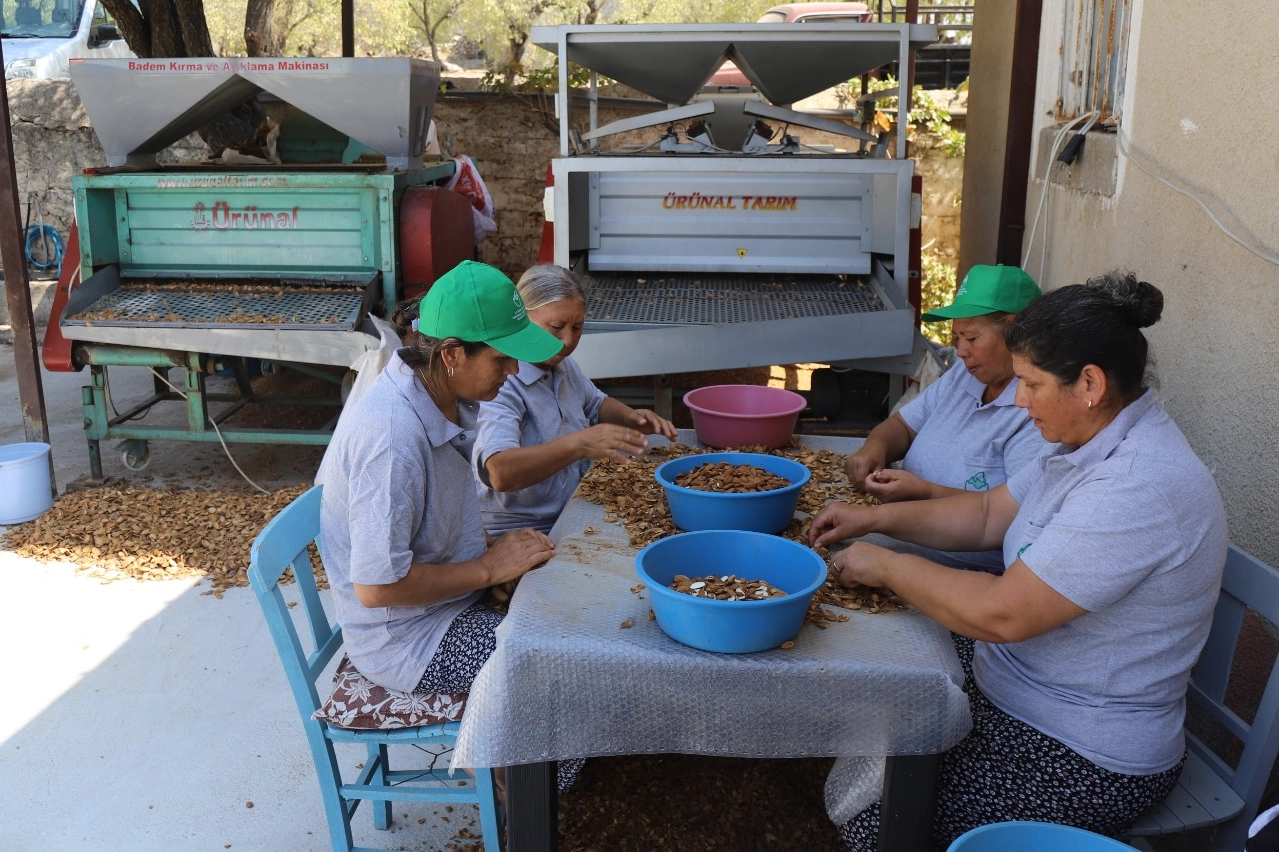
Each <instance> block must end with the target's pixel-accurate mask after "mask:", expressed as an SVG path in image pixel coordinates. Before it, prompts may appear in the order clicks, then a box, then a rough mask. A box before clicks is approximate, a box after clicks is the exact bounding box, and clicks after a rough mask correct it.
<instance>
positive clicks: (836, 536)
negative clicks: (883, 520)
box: [808, 503, 875, 547]
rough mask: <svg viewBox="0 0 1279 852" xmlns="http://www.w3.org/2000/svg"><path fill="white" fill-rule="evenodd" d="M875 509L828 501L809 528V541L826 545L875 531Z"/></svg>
mask: <svg viewBox="0 0 1279 852" xmlns="http://www.w3.org/2000/svg"><path fill="white" fill-rule="evenodd" d="M874 519H875V509H874V508H873V507H871V506H854V505H852V504H850V503H828V504H827V505H826V508H824V509H822V510H821V511H820V512H818V513H817V517H815V518H813V523H812V524H811V525H810V526H809V528H808V543H809V544H810V545H811V546H813V547H826V546H828V545H831V544H834V543H835V542H837V541H843V540H844V539H846V538H854V537H856V536H861V535H866V533H869V532H874Z"/></svg>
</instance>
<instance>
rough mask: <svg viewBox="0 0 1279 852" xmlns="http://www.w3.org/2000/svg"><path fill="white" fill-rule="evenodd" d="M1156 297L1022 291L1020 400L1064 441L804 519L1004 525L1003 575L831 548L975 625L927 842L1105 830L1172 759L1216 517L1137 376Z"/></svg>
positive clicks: (1125, 277)
mask: <svg viewBox="0 0 1279 852" xmlns="http://www.w3.org/2000/svg"><path fill="white" fill-rule="evenodd" d="M1163 308H1164V299H1163V294H1162V293H1161V292H1160V291H1159V289H1158V288H1156V287H1154V286H1152V285H1151V284H1148V283H1146V282H1144V281H1139V280H1138V279H1137V277H1136V276H1135V275H1133V274H1132V273H1123V272H1114V273H1110V274H1108V275H1104V276H1099V277H1098V278H1094V279H1092V280H1090V281H1088V283H1087V284H1075V285H1070V286H1067V287H1061V288H1059V289H1057V290H1054V291H1052V292H1051V293H1048V294H1046V295H1044V296H1043V297H1042V298H1040V299H1037V300H1036V301H1035V302H1034V303H1033V304H1031V305H1029V306H1028V307H1027V308H1026V309H1025V310H1024V311H1022V312H1021V314H1019V315H1018V317H1017V319H1016V320H1015V321H1014V322H1013V323H1012V325H1011V326H1009V329H1008V345H1009V347H1010V348H1011V350H1012V352H1013V363H1014V365H1015V367H1016V370H1017V375H1018V377H1019V378H1020V379H1021V382H1020V387H1019V389H1018V392H1017V404H1018V405H1019V406H1021V407H1023V408H1024V409H1026V410H1027V412H1028V413H1029V416H1030V417H1031V418H1032V420H1033V422H1034V424H1035V426H1036V428H1038V429H1039V430H1041V431H1042V432H1043V434H1044V437H1045V438H1047V439H1048V440H1050V441H1058V442H1060V443H1059V444H1058V445H1057V447H1056V448H1055V450H1054V452H1053V453H1052V454H1050V455H1048V456H1047V457H1045V458H1044V459H1042V460H1041V461H1040V463H1039V464H1036V465H1033V466H1031V467H1028V468H1023V469H1022V470H1020V471H1018V472H1017V473H1015V474H1014V475H1013V476H1012V477H1010V478H1009V480H1008V481H1007V482H1006V483H1004V484H1003V485H1000V486H999V487H998V488H994V489H992V490H991V491H990V493H989V494H972V493H969V494H959V495H955V496H951V497H944V498H941V499H939V500H919V501H914V502H907V503H889V504H884V505H880V506H874V507H866V506H852V505H849V504H846V503H831V504H830V505H828V506H826V507H825V508H824V509H823V510H822V511H821V512H820V513H819V514H818V516H817V517H816V518H814V519H813V523H812V528H811V533H810V535H811V539H810V540H811V543H812V544H813V545H814V546H819V547H820V546H825V545H829V544H832V543H834V542H836V541H840V540H843V539H846V538H850V537H854V536H861V535H863V534H864V533H867V532H872V531H876V532H883V533H885V534H888V535H891V536H894V537H899V538H908V539H910V540H912V541H918V542H923V543H927V544H929V545H931V546H934V547H942V548H948V549H949V548H958V547H969V548H971V547H990V546H994V545H1000V544H1001V545H1002V548H1003V550H1002V552H1003V554H1004V560H1005V564H1006V565H1007V566H1008V567H1007V570H1006V571H1005V572H1004V573H1003V574H1002V575H1000V576H992V575H990V574H984V573H981V572H977V571H958V570H954V569H952V568H947V567H944V566H942V565H938V564H936V563H935V562H930V561H928V560H926V559H921V558H918V557H916V556H912V555H910V554H903V553H895V552H892V551H890V550H885V549H883V548H878V547H873V546H870V545H867V544H865V543H863V542H861V541H856V542H853V543H852V544H851V545H850V546H849V547H848V548H847V549H845V550H842V551H841V552H840V553H838V554H837V555H836V556H835V558H834V560H833V562H834V568H835V570H837V571H839V572H840V573H839V581H840V582H841V583H842V584H844V585H846V586H857V585H863V584H864V585H867V586H877V587H887V588H890V589H892V590H893V591H894V592H896V593H897V594H898V595H900V596H901V597H902V598H904V599H905V600H906V601H907V602H909V603H910V604H911V605H913V606H915V607H916V608H918V609H919V611H920V612H922V613H924V614H925V615H927V616H929V617H931V618H933V619H934V620H936V621H937V622H938V623H939V624H941V625H943V626H945V627H947V628H949V629H950V630H952V631H955V632H956V633H959V634H962V635H965V636H971V637H974V638H976V639H977V640H978V641H977V643H976V649H975V650H976V653H975V657H974V658H973V659H972V660H971V662H965V665H964V669H965V675H966V682H965V684H964V691H965V692H966V693H967V694H968V699H969V703H970V705H971V710H972V717H973V728H972V731H970V732H969V734H968V735H967V736H966V737H965V738H964V740H962V741H961V742H960V743H959V744H958V745H956V746H955V747H954V748H952V749H951V750H950V751H949V752H947V753H946V754H945V755H944V756H943V757H942V763H941V769H940V773H939V778H938V788H937V805H936V809H935V811H934V815H933V822H932V842H931V844H930V845H929V847H928V848H929V849H931V850H937V851H938V852H940V850H944V849H946V847H947V845H948V844H949V843H951V842H952V841H953V840H954V839H955V838H956V837H958V836H959V835H961V834H963V833H964V832H966V831H968V830H969V829H972V828H974V827H975V826H979V825H986V824H988V823H992V822H1003V821H1007V820H1030V821H1037V822H1054V823H1063V824H1066V825H1074V826H1078V827H1080V828H1085V829H1088V830H1090V831H1095V832H1101V833H1105V834H1114V833H1118V832H1120V831H1122V830H1123V829H1124V828H1125V827H1126V826H1128V825H1131V824H1132V823H1133V821H1135V820H1136V819H1137V818H1139V817H1140V816H1141V815H1142V814H1144V813H1145V812H1146V811H1147V810H1149V809H1150V807H1151V806H1152V805H1154V804H1155V803H1157V802H1160V801H1162V800H1163V798H1164V797H1165V796H1166V795H1167V794H1168V792H1169V790H1171V789H1172V787H1173V785H1174V784H1175V783H1176V781H1177V776H1178V774H1179V773H1180V772H1181V768H1182V765H1183V764H1184V762H1185V753H1186V752H1185V736H1184V732H1183V724H1184V721H1185V713H1186V700H1185V696H1186V688H1187V683H1188V680H1189V677H1190V670H1191V667H1192V666H1194V664H1195V662H1196V660H1197V659H1198V658H1199V652H1200V651H1201V650H1202V648H1203V646H1204V642H1205V640H1206V639H1207V637H1208V630H1209V627H1210V626H1211V623H1212V617H1213V609H1214V607H1215V605H1216V600H1217V591H1218V588H1219V587H1220V584H1221V573H1222V567H1223V565H1224V564H1225V560H1226V548H1227V532H1226V515H1225V510H1224V508H1223V507H1222V504H1221V497H1220V495H1219V494H1218V492H1217V486H1216V484H1215V483H1214V482H1213V479H1212V474H1211V472H1210V471H1209V470H1208V468H1207V467H1206V466H1205V465H1204V463H1203V462H1202V461H1200V459H1199V458H1198V457H1197V456H1196V455H1195V452H1194V450H1193V449H1192V448H1191V447H1190V445H1189V444H1188V443H1187V442H1186V439H1185V437H1184V436H1183V435H1182V434H1181V432H1180V430H1178V428H1177V426H1176V424H1175V423H1173V422H1172V420H1171V419H1170V418H1169V417H1168V415H1167V414H1166V413H1164V411H1163V410H1162V409H1161V408H1160V407H1159V404H1158V403H1157V402H1156V401H1155V395H1154V392H1153V391H1152V390H1151V389H1150V387H1149V379H1148V377H1147V369H1148V366H1149V360H1148V355H1149V347H1148V342H1147V340H1146V337H1145V335H1144V334H1143V333H1142V331H1141V330H1142V329H1143V328H1147V327H1149V326H1151V325H1153V324H1154V323H1156V322H1158V321H1159V318H1160V316H1161V315H1162V313H1163ZM878 822H879V806H878V804H875V805H872V806H871V807H870V808H867V809H866V810H865V811H863V812H862V813H860V814H858V815H857V816H855V817H853V819H851V820H849V821H848V822H846V823H844V825H843V826H842V827H841V829H840V833H841V835H842V836H843V837H844V840H845V841H846V842H847V844H848V847H849V848H850V849H852V850H855V852H871V850H874V849H875V848H876V845H875V844H876V841H877V834H878Z"/></svg>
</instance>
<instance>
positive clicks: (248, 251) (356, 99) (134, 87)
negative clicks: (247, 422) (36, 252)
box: [45, 59, 474, 479]
mask: <svg viewBox="0 0 1279 852" xmlns="http://www.w3.org/2000/svg"><path fill="white" fill-rule="evenodd" d="M165 62H167V60H166V61H163V62H161V61H155V62H151V61H148V62H141V61H136V62H135V61H106V62H85V63H80V64H79V66H78V67H77V68H75V69H73V72H72V76H73V79H74V81H75V83H76V86H77V88H78V90H79V91H80V93H81V96H82V98H83V99H84V101H85V105H86V109H87V110H88V111H89V114H90V117H91V119H92V120H93V123H94V127H95V129H96V130H97V132H98V134H99V138H100V139H102V142H103V147H104V149H105V151H106V153H107V159H108V166H107V167H106V168H101V169H92V170H89V171H88V172H86V173H85V174H82V175H78V176H76V177H75V178H73V181H72V185H73V188H74V191H75V207H76V222H77V231H78V243H79V265H78V267H77V268H74V269H71V270H69V271H68V275H69V276H77V275H78V278H79V283H78V284H77V283H76V282H75V281H74V280H69V281H68V282H67V283H66V286H65V287H63V286H60V287H59V304H55V311H56V312H57V319H58V321H57V322H56V323H50V329H51V335H52V338H56V339H51V340H46V350H47V351H46V356H45V361H46V365H47V366H50V367H51V368H60V369H81V368H83V367H85V366H88V367H89V368H90V376H91V381H90V384H89V385H87V386H86V387H85V388H84V389H83V404H84V422H85V436H86V438H87V439H88V444H89V458H90V466H91V472H92V476H93V477H94V478H97V479H100V478H101V477H102V460H101V450H100V442H102V441H104V440H120V441H122V442H123V443H122V444H121V446H120V449H121V450H122V451H123V461H124V463H125V465H126V466H127V467H130V468H134V469H137V468H140V467H142V466H145V464H146V463H147V461H148V459H149V448H148V442H149V441H153V440H182V441H221V442H223V443H226V444H230V443H236V442H240V443H246V442H247V443H287V444H325V443H327V442H328V440H329V437H330V435H331V433H332V429H333V426H334V425H335V423H336V420H337V414H338V411H339V407H340V405H341V400H342V397H343V396H344V394H342V395H338V394H334V395H329V396H322V397H317V398H299V397H292V396H272V397H264V396H261V395H259V394H257V393H255V391H254V382H253V380H252V376H251V370H253V369H255V368H257V366H258V365H259V364H265V365H266V366H267V368H268V369H276V370H278V369H287V370H292V371H295V372H297V373H300V374H303V375H308V376H313V377H319V378H322V379H324V380H325V381H327V382H332V383H335V384H340V383H342V382H344V381H345V382H349V381H350V380H351V378H352V375H351V374H350V373H349V372H347V369H349V368H350V367H351V366H352V365H353V364H355V363H356V362H357V360H358V359H359V358H360V357H361V356H362V355H363V354H364V353H365V352H367V351H369V350H370V349H376V348H377V347H378V346H379V345H380V343H381V338H380V336H379V333H378V329H377V328H376V327H375V324H374V323H373V322H372V320H371V319H370V318H371V317H372V316H386V315H387V314H388V313H389V312H390V311H391V310H392V309H393V308H394V306H395V305H396V303H397V302H398V301H399V300H400V299H401V298H403V296H404V295H405V290H406V286H407V287H408V288H409V290H410V291H413V290H417V291H420V290H421V289H423V288H424V287H426V286H429V284H430V283H431V281H433V280H434V278H433V275H434V274H436V273H438V272H442V271H443V269H446V268H448V267H449V266H451V265H452V263H454V262H456V261H458V260H461V259H463V258H464V257H468V256H470V255H471V254H473V252H474V238H473V236H471V221H470V207H469V203H468V202H467V201H466V199H464V198H462V196H459V195H455V194H454V193H451V192H448V191H447V190H444V189H443V188H442V185H443V184H444V183H445V182H447V180H448V179H449V178H450V177H451V176H452V174H453V163H452V161H442V162H441V161H437V162H433V163H423V161H422V150H423V147H424V142H425V135H426V128H427V126H428V123H429V121H430V112H431V107H432V105H433V103H434V93H435V90H436V86H437V84H438V72H437V71H436V69H435V66H433V65H431V64H429V63H424V62H421V61H419V60H408V59H403V60H399V59H390V60H379V59H367V60H357V59H342V60H332V59H330V60H324V61H323V63H290V62H288V61H286V60H271V61H269V63H256V64H246V63H241V64H240V65H235V64H232V63H226V67H225V68H222V67H221V66H220V65H219V63H213V64H215V65H219V67H218V68H208V69H205V68H201V69H199V70H198V71H197V70H192V69H187V68H185V67H174V68H170V67H168V66H166V65H165ZM211 62H212V61H211ZM219 62H220V61H219ZM267 64H269V65H271V66H272V67H271V68H264V67H257V66H264V65H267ZM309 65H323V66H324V67H323V68H313V67H304V66H309ZM153 66H164V67H153ZM293 66H298V67H297V68H296V69H295V68H294V67H293ZM264 94H265V95H267V96H272V95H273V96H275V97H276V98H278V99H279V101H280V102H282V103H277V104H276V107H277V110H276V111H277V112H283V113H285V114H286V115H293V116H295V118H296V117H300V118H301V120H289V119H286V120H285V121H283V122H281V124H280V128H281V129H280V131H279V137H278V138H277V139H275V140H273V141H274V143H275V146H276V149H277V150H278V151H280V152H286V153H285V155H284V156H286V157H289V156H291V157H292V158H293V159H292V161H279V162H268V163H262V164H255V163H243V162H241V164H238V165H235V166H227V165H226V164H225V163H208V164H185V165H179V166H160V165H157V164H156V162H155V157H154V154H155V153H156V152H157V151H159V150H162V149H163V148H164V147H165V146H167V145H168V144H171V143H172V142H173V141H176V140H177V139H180V138H182V137H183V136H185V135H186V133H188V132H190V131H191V130H193V129H195V128H196V127H198V126H200V124H201V123H203V122H204V121H206V120H207V119H208V118H209V117H211V116H212V115H215V114H217V113H219V112H221V111H223V110H226V109H229V108H231V107H233V106H235V105H236V104H239V103H243V102H244V101H246V100H247V99H249V98H253V97H259V96H263V95H264ZM140 98H141V99H140ZM126 101H127V102H128V104H130V107H129V109H130V113H129V114H128V115H127V116H122V115H120V114H119V112H118V110H117V109H116V108H117V107H119V106H120V105H121V104H123V103H124V102H126ZM139 103H147V104H149V105H150V106H149V108H148V109H143V110H139V109H137V108H135V106H134V105H136V104H139ZM290 128H294V130H293V131H290ZM297 128H303V130H301V131H298V130H297ZM335 140H336V141H335ZM370 152H372V153H370ZM222 159H223V160H232V159H234V160H236V161H238V162H239V161H242V160H243V159H244V158H240V157H229V156H225V155H224V157H223V158H222ZM302 160H305V162H303V161H302ZM344 161H345V162H344ZM410 201H411V202H412V203H409V202H410ZM432 216H434V219H435V221H432ZM432 237H434V239H432ZM68 266H73V265H72V264H68ZM55 327H56V328H55ZM50 343H52V344H53V345H52V346H50ZM59 353H61V354H59ZM51 358H52V359H53V360H54V361H55V362H57V363H56V364H51V363H50V360H51ZM112 367H135V368H136V367H143V368H148V369H151V370H152V371H153V372H154V374H155V375H154V385H155V393H154V396H152V397H151V398H150V399H148V400H145V401H143V402H141V403H140V404H137V405H135V406H132V407H130V408H129V409H128V410H125V411H122V412H119V413H115V412H114V411H113V410H112V408H111V403H110V399H109V380H108V371H109V369H110V368H112ZM175 371H176V375H175ZM217 373H221V374H223V375H230V376H232V377H233V378H234V384H235V392H234V393H211V392H210V391H209V389H208V388H207V387H206V382H207V381H208V378H209V376H210V375H213V374H217ZM164 402H179V403H181V404H183V405H184V406H185V408H186V423H185V425H182V426H177V425H168V426H164V425H148V424H147V423H145V422H143V421H139V420H138V418H139V417H140V416H141V415H144V414H146V413H147V412H149V411H150V410H151V409H152V407H154V406H156V405H159V404H160V403H164ZM256 403H286V404H293V405H296V404H302V403H308V404H318V405H324V406H328V407H329V409H330V410H331V414H332V416H331V417H329V418H327V422H325V423H324V424H323V425H322V426H320V427H319V428H314V429H296V428H240V427H237V426H236V425H235V422H234V420H233V419H232V418H233V416H234V415H235V414H236V413H237V412H239V411H241V410H242V409H244V407H245V406H247V405H249V404H256ZM215 406H216V407H217V410H216V411H215V410H214V407H215Z"/></svg>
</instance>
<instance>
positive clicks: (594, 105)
mask: <svg viewBox="0 0 1279 852" xmlns="http://www.w3.org/2000/svg"><path fill="white" fill-rule="evenodd" d="M532 37H533V42H534V43H535V44H537V45H538V46H539V47H542V48H544V49H546V50H549V51H552V52H554V53H556V54H557V55H558V58H559V75H560V85H559V91H560V92H567V91H569V86H568V66H569V64H570V63H572V64H575V65H578V66H581V67H583V68H586V69H588V70H589V71H590V72H591V87H590V90H589V101H588V109H589V116H588V118H587V120H586V121H585V122H582V121H581V120H580V117H579V116H577V115H574V112H573V99H572V98H569V97H562V96H561V97H559V98H558V99H557V104H556V108H557V116H558V119H559V127H560V156H559V157H558V158H556V159H554V160H553V161H552V163H551V174H552V180H553V189H552V191H551V196H552V198H551V199H550V201H549V202H548V213H549V218H552V219H553V221H554V260H555V262H556V263H557V264H560V265H562V266H566V267H570V268H573V269H575V270H576V271H578V272H580V273H582V274H584V275H585V276H587V278H588V281H589V284H590V294H589V297H588V305H587V324H586V333H585V334H584V335H583V338H582V343H581V345H580V346H579V348H578V350H577V355H575V358H576V359H577V360H578V361H579V362H580V363H581V365H582V367H583V369H584V370H585V371H586V372H587V374H588V375H590V376H591V377H593V378H608V377H620V376H635V375H648V374H669V373H682V372H692V371H699V370H715V369H730V368H740V367H750V366H762V365H772V364H788V363H805V362H818V363H827V364H834V365H847V366H853V365H856V366H859V367H862V368H865V369H875V370H879V371H881V372H888V373H900V374H908V373H910V372H912V371H913V363H914V362H915V358H916V357H917V356H916V354H915V353H916V351H917V347H916V341H917V339H919V335H918V333H917V330H916V323H917V320H916V310H915V306H913V305H912V304H911V303H910V302H909V299H908V293H909V289H910V288H909V285H910V269H909V267H910V264H909V251H908V247H909V237H910V231H911V228H912V226H915V227H917V226H918V222H919V201H918V198H917V197H912V193H911V179H912V177H913V175H914V163H913V162H912V161H911V160H908V159H906V158H905V155H906V135H905V133H906V131H905V128H904V126H903V124H904V123H899V125H898V130H897V132H896V134H895V135H894V136H887V135H885V136H880V135H876V134H873V133H868V132H866V131H865V130H863V129H861V128H860V127H858V126H856V125H854V124H849V123H846V122H845V121H841V120H839V119H840V118H843V117H849V116H853V115H854V114H855V113H854V112H853V111H847V112H842V111H826V112H825V113H823V114H817V113H814V112H800V111H797V110H795V109H793V108H791V106H790V105H791V104H793V103H795V102H796V101H799V100H802V99H803V98H806V97H809V96H811V95H814V94H816V93H818V92H821V91H823V90H825V89H827V88H829V87H831V86H832V85H835V84H837V83H840V82H843V81H847V80H850V79H852V78H855V77H858V76H859V75H861V74H864V73H866V72H869V71H873V70H874V69H876V68H878V67H880V66H882V65H884V64H887V63H889V62H892V61H894V60H896V61H898V62H900V63H901V65H902V66H903V67H904V66H905V65H906V63H907V61H908V60H909V57H910V54H911V51H913V50H916V49H918V48H919V47H921V46H923V45H925V44H929V43H931V42H933V41H935V40H936V38H937V29H936V27H934V26H931V25H928V26H924V25H911V24H813V25H804V26H795V25H785V24H739V25H718V24H716V25H711V24H668V25H642V26H562V27H534V28H533V33H532ZM725 61H732V62H734V63H735V64H736V65H737V67H738V68H739V69H740V70H741V71H742V73H743V74H745V75H746V77H747V78H748V79H749V80H750V81H751V83H752V84H753V88H736V87H735V88H733V89H732V90H731V91H712V90H708V89H707V88H706V87H705V85H704V84H705V83H706V82H707V80H708V79H709V78H710V76H711V75H712V74H713V73H714V72H715V70H716V69H717V68H719V67H720V65H722V64H723V63H724V62H725ZM598 75H603V76H606V77H609V78H612V79H613V80H616V81H618V82H620V83H623V84H625V85H627V86H630V87H632V88H634V89H637V90H639V91H640V92H643V93H644V94H646V95H648V96H649V97H651V98H654V99H656V100H658V101H660V102H662V103H664V104H667V108H666V109H664V110H658V111H656V112H652V113H649V114H645V115H640V116H637V117H634V118H626V119H622V120H620V121H616V122H612V123H610V124H606V125H603V126H600V125H599V123H598V88H597V85H596V80H597V76H598ZM856 114H857V115H859V113H856ZM583 124H585V129H584V130H583V129H582V126H583ZM779 125H781V126H782V127H783V129H782V130H781V131H780V132H778V131H777V129H776V128H777V126H779ZM813 130H821V131H825V132H826V133H834V134H837V135H839V136H841V137H843V138H844V139H846V140H847V146H846V147H847V150H845V149H844V146H840V147H835V146H831V145H829V144H827V145H815V144H806V143H805V142H804V139H803V134H804V133H805V132H810V133H811V131H813ZM646 132H647V135H648V137H649V138H647V139H644V138H643V136H644V134H645V133H646ZM621 134H627V135H626V137H625V138H626V143H625V144H623V143H622V142H621V141H619V136H620V135H621ZM637 134H639V135H640V137H641V139H642V141H639V142H636V141H635V140H636V136H637Z"/></svg>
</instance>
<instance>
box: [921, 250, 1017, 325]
mask: <svg viewBox="0 0 1279 852" xmlns="http://www.w3.org/2000/svg"><path fill="white" fill-rule="evenodd" d="M1040 295H1041V294H1040V291H1039V285H1038V284H1036V283H1035V279H1033V278H1031V277H1030V276H1029V275H1027V274H1026V272H1025V271H1024V270H1022V269H1021V268H1020V267H1016V266H1004V265H1003V264H1002V263H1001V264H999V265H998V266H974V267H973V268H972V269H970V270H968V274H967V275H965V276H964V280H963V282H962V283H961V284H960V285H959V290H958V291H957V292H956V293H955V301H953V302H951V303H950V304H949V305H946V306H945V307H944V308H938V309H936V310H934V311H929V312H928V313H926V314H923V315H922V316H920V319H922V320H923V321H924V322H942V321H944V320H952V319H965V318H967V317H979V316H982V315H984V314H993V313H995V312H996V311H1002V312H1004V313H1006V314H1015V313H1017V312H1018V311H1020V310H1021V309H1022V308H1024V307H1026V306H1027V305H1029V304H1030V303H1031V302H1033V301H1035V299H1038V298H1039V296H1040Z"/></svg>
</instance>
